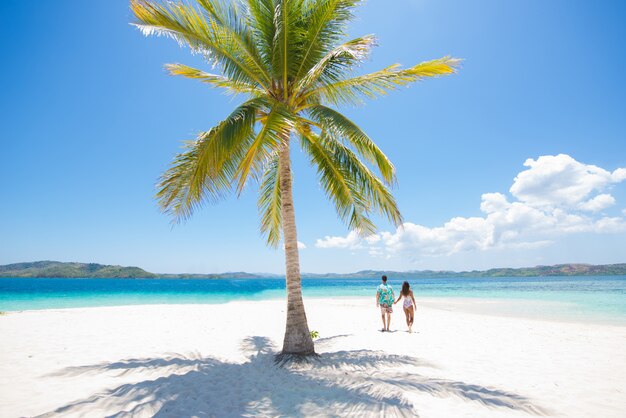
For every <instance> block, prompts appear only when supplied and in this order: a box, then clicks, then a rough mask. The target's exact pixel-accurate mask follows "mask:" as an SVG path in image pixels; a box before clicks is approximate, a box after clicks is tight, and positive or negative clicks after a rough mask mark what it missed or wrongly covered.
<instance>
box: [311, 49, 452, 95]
mask: <svg viewBox="0 0 626 418" xmlns="http://www.w3.org/2000/svg"><path fill="white" fill-rule="evenodd" d="M459 63H460V61H459V60H458V59H455V58H450V57H444V58H439V59H436V60H432V61H426V62H422V63H420V64H417V65H415V66H413V67H411V68H407V69H405V70H403V69H400V68H399V67H400V66H399V65H398V64H394V65H391V66H389V67H387V68H385V69H383V70H380V71H376V72H373V73H371V74H365V75H362V76H358V77H354V78H349V79H346V80H341V81H337V82H335V83H330V84H326V85H323V86H320V87H317V88H315V89H312V90H310V91H308V92H307V93H306V94H305V95H304V97H305V98H307V97H310V96H313V97H315V96H317V97H321V98H322V100H325V101H328V102H329V103H333V104H356V105H360V104H362V102H363V98H364V97H365V98H370V99H371V98H375V97H376V96H381V95H385V94H387V92H388V91H390V90H394V89H396V88H397V87H399V86H405V85H407V84H410V83H414V82H416V81H418V80H421V79H422V78H425V77H435V76H439V75H447V74H452V73H454V72H455V71H456V68H457V67H458V65H459Z"/></svg>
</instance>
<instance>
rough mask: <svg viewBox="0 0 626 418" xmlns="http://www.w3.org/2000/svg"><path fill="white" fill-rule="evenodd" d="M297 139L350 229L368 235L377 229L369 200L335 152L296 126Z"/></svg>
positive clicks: (338, 212) (313, 134)
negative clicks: (371, 215)
mask: <svg viewBox="0 0 626 418" xmlns="http://www.w3.org/2000/svg"><path fill="white" fill-rule="evenodd" d="M297 129H298V132H299V133H300V143H301V145H302V148H303V149H304V151H305V152H306V153H307V154H308V155H309V157H310V160H311V164H313V165H314V166H316V167H317V172H318V175H319V179H320V183H321V185H322V187H323V188H324V191H325V192H326V195H327V196H328V198H329V199H330V200H331V201H332V202H333V203H334V205H335V210H336V211H337V215H338V216H339V218H340V219H341V220H343V221H344V222H346V223H347V224H348V227H349V228H350V229H351V230H356V231H358V232H359V233H360V234H363V235H370V234H372V233H374V232H375V231H376V227H375V226H374V223H373V222H372V220H371V219H370V217H369V211H370V202H369V201H368V199H367V195H366V193H365V191H364V190H363V189H361V188H360V187H359V186H360V185H359V184H358V182H357V181H356V179H355V177H354V176H353V175H352V174H351V173H350V171H349V169H348V167H347V166H346V165H345V164H341V161H340V160H338V158H337V157H338V155H337V153H335V152H334V150H333V149H331V148H330V147H328V146H327V145H328V144H326V143H324V141H323V140H322V139H321V138H322V136H321V135H317V134H315V133H313V132H311V131H308V130H306V129H302V128H301V127H298V128H297Z"/></svg>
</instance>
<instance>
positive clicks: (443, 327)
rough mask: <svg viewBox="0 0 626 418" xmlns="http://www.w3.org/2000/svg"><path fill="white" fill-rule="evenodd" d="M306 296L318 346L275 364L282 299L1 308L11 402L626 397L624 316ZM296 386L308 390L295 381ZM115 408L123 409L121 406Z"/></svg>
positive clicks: (353, 408)
mask: <svg viewBox="0 0 626 418" xmlns="http://www.w3.org/2000/svg"><path fill="white" fill-rule="evenodd" d="M427 299H429V300H421V299H419V300H418V311H417V316H416V325H415V326H414V329H415V331H417V332H416V333H414V334H408V333H407V332H405V329H406V324H405V323H404V315H403V313H402V310H401V307H400V305H396V308H395V313H394V314H393V320H392V325H391V328H392V330H394V331H395V332H391V333H382V332H380V331H379V329H380V328H381V321H380V315H379V311H378V310H377V309H376V308H375V306H374V298H373V297H371V298H334V299H330V298H307V299H305V304H306V308H307V314H308V320H309V326H310V328H311V330H315V331H318V332H319V334H320V338H319V339H318V340H317V341H316V351H317V352H318V353H319V354H320V358H319V361H318V362H316V363H314V364H313V365H312V366H310V367H307V366H300V367H288V368H282V369H281V368H277V367H275V366H274V363H273V355H274V354H275V353H277V352H278V350H279V348H280V345H281V342H282V337H283V332H284V316H285V313H284V310H285V309H284V308H285V306H284V305H285V303H284V301H283V300H275V299H272V300H262V301H234V302H229V303H227V304H219V305H217V304H215V305H191V304H184V305H131V306H121V307H120V306H115V307H99V308H71V309H50V310H32V311H22V312H9V313H8V314H6V315H3V316H0V335H2V336H3V343H2V345H1V346H0V359H1V362H0V416H3V417H4V416H7V417H13V416H16V417H17V416H38V415H43V414H46V415H45V416H105V415H107V416H108V415H115V416H153V415H155V414H157V413H158V414H159V415H160V416H172V417H181V416H216V417H222V416H276V415H285V416H294V415H305V416H345V415H353V416H363V415H365V416H368V415H379V414H386V415H390V416H394V415H399V416H402V415H405V416H415V415H419V416H421V417H440V416H441V417H443V416H461V415H462V416H477V417H491V416H494V417H495V416H533V415H534V416H537V415H547V416H568V417H569V416H580V417H583V416H603V417H618V416H620V415H621V414H622V413H623V411H624V410H625V409H626V393H625V391H624V390H623V384H622V378H623V376H624V374H625V373H626V355H625V354H624V351H625V350H624V349H625V348H626V327H624V326H617V325H608V324H607V325H604V324H592V323H568V322H562V321H551V320H539V319H530V318H523V317H515V316H496V315H495V314H485V312H467V311H466V310H465V309H464V308H459V307H458V306H455V307H453V308H452V309H447V308H449V306H446V305H445V303H451V301H449V300H447V299H440V300H438V301H436V302H434V301H433V300H432V299H430V298H427ZM294 387H297V388H298V390H294ZM116 414H117V415H116Z"/></svg>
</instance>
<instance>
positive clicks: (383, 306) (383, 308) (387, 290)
mask: <svg viewBox="0 0 626 418" xmlns="http://www.w3.org/2000/svg"><path fill="white" fill-rule="evenodd" d="M382 279H383V282H382V283H381V284H380V285H379V286H378V289H377V290H376V307H380V314H381V317H382V319H383V329H382V330H381V331H382V332H385V331H389V325H390V324H391V314H392V313H393V308H392V306H393V301H394V300H395V295H394V293H393V288H392V287H391V285H388V284H387V276H383V277H382ZM385 317H386V320H385Z"/></svg>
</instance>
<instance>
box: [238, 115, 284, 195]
mask: <svg viewBox="0 0 626 418" xmlns="http://www.w3.org/2000/svg"><path fill="white" fill-rule="evenodd" d="M262 125H263V126H262V128H261V129H260V131H259V133H258V134H257V135H256V137H255V138H254V140H253V141H252V142H251V143H250V144H249V145H248V148H247V150H246V153H245V155H244V156H243V157H242V159H241V161H240V163H239V167H238V168H237V177H238V182H237V192H238V193H241V191H242V190H243V188H244V186H245V185H246V181H247V180H248V176H249V174H250V173H251V172H253V173H259V172H261V171H262V169H263V168H264V167H265V164H266V162H267V160H268V159H270V158H271V157H272V156H273V155H274V154H276V153H277V152H278V150H279V148H280V144H281V137H280V135H281V134H282V133H283V132H290V131H291V129H292V128H293V117H292V115H291V114H290V113H289V112H288V111H287V109H286V108H285V107H284V106H282V105H281V104H280V103H274V104H273V107H272V108H271V109H270V110H269V112H268V113H267V115H266V117H265V118H264V119H263V121H262Z"/></svg>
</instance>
